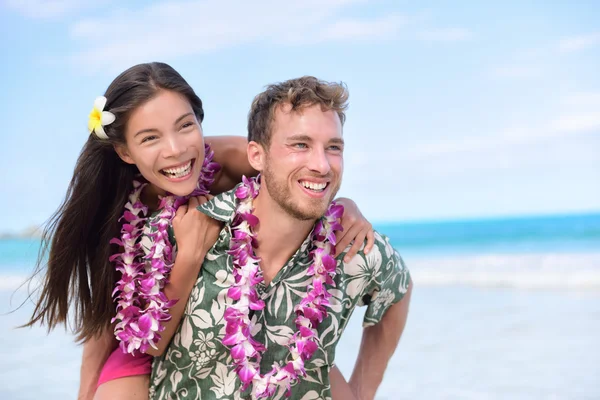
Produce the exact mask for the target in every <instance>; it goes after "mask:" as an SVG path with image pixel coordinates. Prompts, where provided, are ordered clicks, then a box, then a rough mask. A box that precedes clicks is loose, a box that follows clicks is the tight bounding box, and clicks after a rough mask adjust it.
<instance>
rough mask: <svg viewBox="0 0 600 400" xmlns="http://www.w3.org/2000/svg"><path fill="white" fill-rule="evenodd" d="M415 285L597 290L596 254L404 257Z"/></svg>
mask: <svg viewBox="0 0 600 400" xmlns="http://www.w3.org/2000/svg"><path fill="white" fill-rule="evenodd" d="M405 261H406V262H407V265H408V268H409V270H410V272H411V275H412V277H413V279H414V281H415V285H425V286H456V285H466V286H474V287H509V288H516V289H559V290H593V291H600V253H541V254H478V255H463V256H451V257H415V258H413V259H411V258H408V257H405Z"/></svg>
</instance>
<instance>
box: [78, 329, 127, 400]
mask: <svg viewBox="0 0 600 400" xmlns="http://www.w3.org/2000/svg"><path fill="white" fill-rule="evenodd" d="M117 345H118V344H117V339H115V336H114V335H113V331H112V327H109V328H108V329H106V330H105V331H104V332H103V333H102V335H100V336H99V337H93V338H91V339H89V340H87V341H86V342H85V343H84V344H83V355H82V356H81V370H80V373H79V394H78V396H77V399H78V400H92V399H93V398H94V393H96V385H97V384H98V378H100V372H101V371H102V367H103V366H104V363H105V362H106V360H107V359H108V356H110V354H111V353H112V352H113V351H114V350H115V349H116V348H117Z"/></svg>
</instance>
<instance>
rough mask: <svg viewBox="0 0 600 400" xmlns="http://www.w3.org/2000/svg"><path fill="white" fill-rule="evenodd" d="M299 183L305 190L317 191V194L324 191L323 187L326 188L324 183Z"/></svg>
mask: <svg viewBox="0 0 600 400" xmlns="http://www.w3.org/2000/svg"><path fill="white" fill-rule="evenodd" d="M300 183H301V184H302V186H304V187H305V188H307V189H310V190H314V191H317V192H320V191H322V190H324V189H325V187H327V184H326V183H314V182H308V181H302V182H300Z"/></svg>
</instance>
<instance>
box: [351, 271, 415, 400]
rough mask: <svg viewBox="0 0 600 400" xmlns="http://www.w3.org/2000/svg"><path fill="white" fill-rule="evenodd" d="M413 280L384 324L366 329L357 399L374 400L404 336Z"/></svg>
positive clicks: (356, 375) (355, 378)
mask: <svg viewBox="0 0 600 400" xmlns="http://www.w3.org/2000/svg"><path fill="white" fill-rule="evenodd" d="M411 292H412V281H411V282H410V283H409V285H408V289H407V291H406V294H405V295H404V297H402V300H400V301H399V302H398V303H396V304H394V305H392V306H391V307H390V308H389V309H388V310H387V311H386V312H385V314H384V315H383V318H382V319H381V321H380V322H379V323H377V324H375V325H373V326H369V327H367V328H365V329H364V331H363V336H362V342H361V344H360V349H359V352H358V358H357V360H356V364H355V366H354V371H353V372H352V377H351V378H350V387H351V388H352V391H353V392H354V394H355V395H356V398H357V399H358V400H371V399H373V398H375V393H376V392H377V388H379V385H380V384H381V381H382V380H383V374H384V373H385V370H386V368H387V365H388V362H389V360H390V358H391V357H392V355H393V354H394V351H395V350H396V346H397V345H398V342H399V341H400V336H402V331H403V330H404V326H405V325H406V319H407V317H408V307H409V305H410V295H411Z"/></svg>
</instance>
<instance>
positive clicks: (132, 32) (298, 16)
mask: <svg viewBox="0 0 600 400" xmlns="http://www.w3.org/2000/svg"><path fill="white" fill-rule="evenodd" d="M367 5H368V2H367V1H366V0H304V1H302V2H286V3H282V2H280V1H274V0H263V1H254V2H247V1H242V0H233V1H229V2H220V1H197V0H194V1H182V0H179V1H172V2H169V3H154V4H149V5H146V6H145V7H139V8H137V9H135V10H133V9H123V8H119V9H114V10H112V11H111V12H110V14H109V15H102V16H99V17H93V18H85V19H82V20H80V21H78V22H76V23H75V24H73V25H72V26H71V29H70V36H71V38H72V39H73V42H74V43H76V44H79V45H80V50H78V51H76V52H75V53H73V54H72V55H71V56H70V57H69V58H70V61H71V62H72V63H73V64H75V65H76V66H77V67H83V68H84V69H86V70H90V69H91V70H106V69H110V70H119V69H121V68H123V67H125V66H129V65H132V64H135V63H138V62H143V61H148V60H152V59H167V60H168V59H169V58H172V57H180V56H189V55H195V54H202V53H207V52H211V51H216V50H219V49H225V48H231V47H235V46H240V45H248V44H253V43H271V44H275V45H284V46H285V45H306V44H314V43H324V42H344V41H353V42H356V41H361V40H365V41H368V40H378V41H382V40H394V39H398V38H400V37H401V36H404V37H407V38H408V37H413V38H415V35H416V33H415V32H417V28H418V27H417V26H415V25H418V24H421V23H422V21H421V22H420V21H418V19H417V18H415V17H409V16H406V15H401V14H399V13H389V12H388V13H385V12H382V13H381V14H380V15H373V14H372V13H369V16H360V17H356V15H357V14H358V15H360V14H359V11H360V9H358V8H357V6H361V7H366V6H367ZM357 11H358V12H357ZM350 13H351V14H352V16H350V15H349V14H350ZM470 36H471V34H470V32H468V31H467V30H465V29H460V28H451V29H442V30H429V31H424V32H421V33H420V34H418V35H417V36H416V38H418V39H419V40H426V41H435V42H440V41H445V42H453V41H460V40H465V39H467V38H469V37H470Z"/></svg>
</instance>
